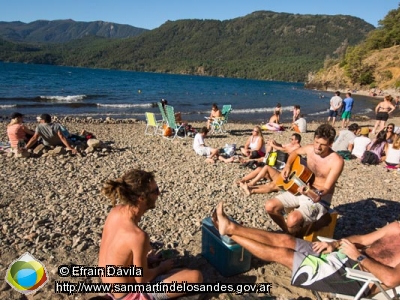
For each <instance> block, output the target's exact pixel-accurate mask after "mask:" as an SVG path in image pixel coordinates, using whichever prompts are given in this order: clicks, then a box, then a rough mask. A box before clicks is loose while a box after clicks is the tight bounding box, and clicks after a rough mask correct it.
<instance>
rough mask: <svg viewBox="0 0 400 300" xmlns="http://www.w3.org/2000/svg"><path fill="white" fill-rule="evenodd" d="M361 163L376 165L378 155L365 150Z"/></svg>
mask: <svg viewBox="0 0 400 300" xmlns="http://www.w3.org/2000/svg"><path fill="white" fill-rule="evenodd" d="M361 163H362V164H364V165H377V164H379V163H380V161H379V158H378V155H376V154H375V153H374V152H372V151H368V150H367V151H365V152H364V154H363V156H362V158H361Z"/></svg>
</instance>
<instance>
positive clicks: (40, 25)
mask: <svg viewBox="0 0 400 300" xmlns="http://www.w3.org/2000/svg"><path fill="white" fill-rule="evenodd" d="M145 31H148V30H147V29H143V28H137V27H133V26H130V25H122V24H116V23H110V22H103V21H96V22H75V21H73V20H56V21H45V20H39V21H35V22H31V23H23V22H0V36H1V37H2V38H3V39H5V40H8V41H12V42H28V43H65V42H69V41H71V40H75V39H80V38H83V37H85V36H99V37H105V38H127V37H133V36H137V35H139V34H141V33H143V32H145Z"/></svg>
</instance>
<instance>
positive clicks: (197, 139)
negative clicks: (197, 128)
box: [193, 132, 206, 151]
mask: <svg viewBox="0 0 400 300" xmlns="http://www.w3.org/2000/svg"><path fill="white" fill-rule="evenodd" d="M205 145H206V144H205V143H204V138H203V136H202V134H201V133H200V132H199V133H197V134H196V135H195V136H194V140H193V149H194V150H195V151H196V150H197V149H199V148H201V147H204V146H205Z"/></svg>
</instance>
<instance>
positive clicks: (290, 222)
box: [265, 124, 344, 236]
mask: <svg viewBox="0 0 400 300" xmlns="http://www.w3.org/2000/svg"><path fill="white" fill-rule="evenodd" d="M335 136H336V131H335V129H334V128H333V127H332V126H331V125H329V124H322V125H320V126H319V127H318V128H317V130H315V134H314V143H313V144H309V145H306V146H303V147H301V148H299V149H297V150H295V151H293V152H292V153H291V154H290V156H289V158H288V161H287V162H286V166H285V168H284V169H283V170H282V172H281V176H282V178H283V180H284V181H285V182H286V181H288V180H289V179H290V175H291V169H292V165H293V163H294V161H295V160H296V158H297V157H298V155H302V156H306V157H307V167H308V169H309V170H310V171H311V172H312V173H313V174H314V178H313V180H312V183H308V184H307V185H299V187H298V189H297V193H296V195H294V194H293V193H291V192H284V193H282V194H279V195H278V196H277V197H276V198H273V199H269V200H267V202H266V203H265V209H266V211H267V212H268V214H269V215H270V217H271V218H272V220H274V221H275V223H276V224H278V225H279V227H281V228H282V229H283V231H284V232H285V233H289V234H291V235H294V236H296V235H298V234H299V233H300V231H301V229H302V227H303V226H304V225H307V224H310V223H313V222H315V221H317V220H318V219H319V218H321V217H322V216H323V215H324V214H325V213H327V211H328V209H329V206H330V204H331V200H332V196H333V193H334V190H335V183H336V181H337V180H338V178H339V176H340V174H341V173H342V170H343V165H344V162H343V158H341V157H340V156H339V155H338V154H337V153H336V152H334V151H333V150H332V149H331V146H332V144H333V141H334V139H335ZM293 208H295V210H294V211H292V212H291V213H290V214H289V215H288V216H287V219H286V222H285V218H284V217H283V211H284V209H293Z"/></svg>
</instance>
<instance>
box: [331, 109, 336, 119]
mask: <svg viewBox="0 0 400 300" xmlns="http://www.w3.org/2000/svg"><path fill="white" fill-rule="evenodd" d="M337 115H338V112H337V110H332V109H330V110H329V117H334V118H336V117H337Z"/></svg>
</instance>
